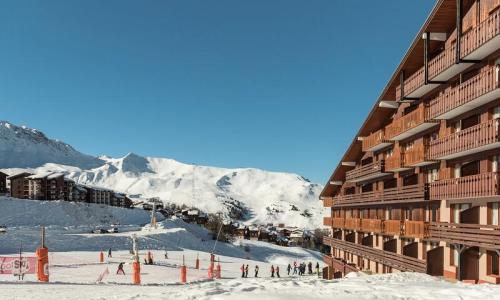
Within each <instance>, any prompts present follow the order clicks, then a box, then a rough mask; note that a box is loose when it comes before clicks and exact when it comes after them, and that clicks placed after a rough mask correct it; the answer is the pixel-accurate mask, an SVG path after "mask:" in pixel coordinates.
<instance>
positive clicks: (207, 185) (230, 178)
mask: <svg viewBox="0 0 500 300" xmlns="http://www.w3.org/2000/svg"><path fill="white" fill-rule="evenodd" d="M0 124H2V125H1V126H0V128H2V129H0V149H1V158H0V168H5V171H6V172H7V173H13V172H16V171H18V170H16V169H13V167H17V168H23V169H27V168H28V169H31V170H32V171H34V172H36V173H39V172H45V171H58V172H64V173H66V174H67V177H69V178H71V179H73V180H75V181H76V182H78V183H81V184H87V185H93V186H99V187H105V188H109V189H113V190H116V191H120V192H124V193H127V194H129V195H131V196H135V197H140V198H149V197H159V198H160V199H162V200H163V201H165V202H171V203H176V204H186V205H188V206H194V207H197V208H199V209H201V210H203V211H206V212H212V213H216V212H219V211H222V212H224V213H225V214H226V215H229V216H231V217H233V218H235V219H242V220H244V221H246V222H248V223H277V222H279V223H285V224H287V225H292V226H300V227H304V228H316V227H319V226H320V225H321V222H322V214H323V211H322V210H323V208H322V205H321V202H320V201H319V200H318V195H319V193H320V191H321V188H322V187H321V186H320V185H318V184H314V183H311V182H309V181H308V180H307V179H305V178H303V177H301V176H299V175H296V174H289V173H277V172H267V171H263V170H259V169H252V168H242V169H223V168H215V167H207V166H193V165H188V164H183V163H180V162H177V161H175V160H172V159H166V158H153V157H142V156H139V155H137V154H134V153H130V154H128V155H126V156H125V157H122V158H110V157H107V156H101V157H100V158H94V157H91V156H87V155H84V154H81V153H79V152H77V151H76V150H74V149H73V148H72V147H71V146H69V145H67V144H64V143H61V142H58V141H53V140H50V139H47V138H46V136H45V135H44V134H43V133H41V132H39V131H37V130H34V129H29V128H25V127H16V126H14V125H12V124H9V123H6V122H2V123H0ZM3 128H5V129H3ZM13 132H16V133H13ZM5 133H7V134H5ZM4 134H5V135H6V137H4ZM35 137H39V138H38V139H35ZM12 140H14V141H15V143H16V145H15V146H11V145H8V143H9V142H10V141H12ZM30 147H35V148H36V149H35V150H30V149H25V148H30ZM4 149H5V150H4ZM8 149H11V150H10V151H9V150H8ZM51 151H52V154H51V155H46V154H47V153H50V152H51ZM20 153H22V155H21V156H19V154H20ZM38 153H40V155H38ZM25 154H29V155H32V156H35V157H34V158H31V159H30V160H28V159H27V160H26V161H24V162H23V159H24V156H25ZM10 156H18V157H16V158H9V157H10ZM7 168H10V169H7Z"/></svg>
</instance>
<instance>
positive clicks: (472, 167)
mask: <svg viewBox="0 0 500 300" xmlns="http://www.w3.org/2000/svg"><path fill="white" fill-rule="evenodd" d="M477 174H479V161H478V160H476V161H472V162H469V163H465V164H463V165H462V167H461V169H460V175H461V176H462V177H465V176H471V175H477Z"/></svg>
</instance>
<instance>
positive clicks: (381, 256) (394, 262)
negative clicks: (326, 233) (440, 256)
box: [323, 237, 427, 273]
mask: <svg viewBox="0 0 500 300" xmlns="http://www.w3.org/2000/svg"><path fill="white" fill-rule="evenodd" d="M323 244H325V245H329V246H330V247H333V248H335V249H340V250H342V251H347V252H349V253H352V254H354V255H357V256H360V257H363V258H367V259H369V260H372V261H375V262H378V263H381V264H383V265H386V266H389V267H392V268H394V269H397V270H400V271H405V272H420V273H425V272H426V271H427V264H426V262H425V261H423V260H420V259H416V258H413V257H410V256H405V255H401V254H396V253H393V252H388V251H384V250H379V249H374V248H372V247H368V246H363V245H360V244H354V243H350V242H346V241H342V240H338V239H334V238H330V237H325V238H324V239H323Z"/></svg>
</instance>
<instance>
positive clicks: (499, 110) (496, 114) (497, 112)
mask: <svg viewBox="0 0 500 300" xmlns="http://www.w3.org/2000/svg"><path fill="white" fill-rule="evenodd" d="M492 117H493V119H500V106H496V107H494V108H493V116H492Z"/></svg>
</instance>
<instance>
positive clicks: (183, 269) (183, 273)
mask: <svg viewBox="0 0 500 300" xmlns="http://www.w3.org/2000/svg"><path fill="white" fill-rule="evenodd" d="M186 282H187V268H186V264H185V260H184V255H183V256H182V266H181V283H186Z"/></svg>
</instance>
